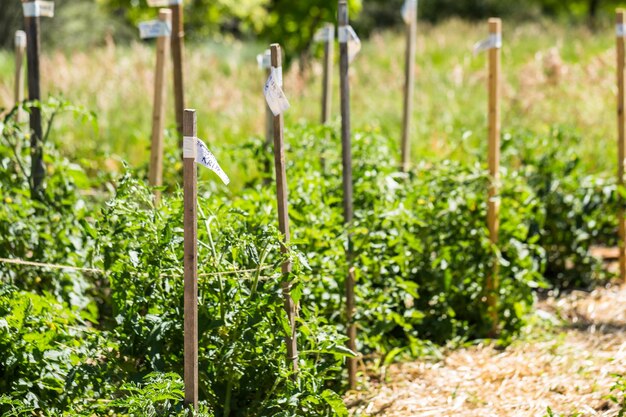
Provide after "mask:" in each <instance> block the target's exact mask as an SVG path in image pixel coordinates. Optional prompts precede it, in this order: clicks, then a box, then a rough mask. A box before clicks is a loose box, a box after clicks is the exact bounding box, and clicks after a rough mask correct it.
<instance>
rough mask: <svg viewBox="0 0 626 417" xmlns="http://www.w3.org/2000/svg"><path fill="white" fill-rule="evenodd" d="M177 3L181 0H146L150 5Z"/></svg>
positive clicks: (173, 4)
mask: <svg viewBox="0 0 626 417" xmlns="http://www.w3.org/2000/svg"><path fill="white" fill-rule="evenodd" d="M177 4H183V0H148V6H150V7H167V6H176V5H177Z"/></svg>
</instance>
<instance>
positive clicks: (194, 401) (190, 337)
mask: <svg viewBox="0 0 626 417" xmlns="http://www.w3.org/2000/svg"><path fill="white" fill-rule="evenodd" d="M183 135H184V136H185V137H192V138H195V137H196V136H197V128H196V111H195V110H185V112H184V113H183ZM197 183H198V173H197V170H196V161H195V157H194V156H191V157H185V158H183V191H184V212H185V215H184V217H185V218H184V225H183V226H184V231H185V237H184V241H185V242H184V250H185V257H184V261H183V262H184V265H183V266H184V273H185V278H184V286H185V288H184V298H185V300H184V320H185V324H184V331H185V334H184V339H185V341H184V349H185V365H184V372H185V405H187V406H191V407H193V408H194V409H195V410H197V409H198V255H197V254H198V214H197V202H198V190H197Z"/></svg>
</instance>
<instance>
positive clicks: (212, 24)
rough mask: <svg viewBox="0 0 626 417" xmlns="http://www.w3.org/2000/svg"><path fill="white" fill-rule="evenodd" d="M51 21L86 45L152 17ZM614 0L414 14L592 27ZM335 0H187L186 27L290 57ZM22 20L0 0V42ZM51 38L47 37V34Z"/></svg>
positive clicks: (439, 1)
mask: <svg viewBox="0 0 626 417" xmlns="http://www.w3.org/2000/svg"><path fill="white" fill-rule="evenodd" d="M403 1H404V0H350V7H351V13H352V18H353V21H354V24H353V26H355V27H356V29H357V30H358V32H359V33H360V34H362V35H363V36H367V35H370V34H371V33H372V32H374V31H376V30H377V29H384V28H390V27H394V26H397V25H399V24H401V18H400V14H399V13H398V10H399V9H400V7H401V6H402V3H403ZM55 3H56V9H57V12H56V16H55V18H54V19H43V25H45V26H44V30H51V31H53V32H54V34H55V36H54V37H46V39H45V41H46V42H50V43H53V44H52V45H51V46H56V47H63V48H66V49H67V48H69V49H74V48H88V47H92V46H96V45H98V44H104V43H105V42H107V40H113V41H115V42H116V43H124V42H129V41H130V40H132V39H136V30H135V28H134V27H135V25H136V24H137V22H138V21H140V20H143V19H148V18H151V17H154V16H155V15H156V12H155V10H152V9H150V8H149V7H148V6H147V4H146V0H96V1H95V2H94V0H56V1H55ZM619 3H620V2H619V1H616V0H422V1H420V18H421V19H422V20H424V21H428V22H437V21H441V20H445V19H449V18H454V17H458V18H462V19H467V20H477V19H483V18H486V17H489V16H500V17H503V18H510V19H519V20H529V19H539V18H542V17H544V16H545V17H550V18H556V19H559V20H563V21H568V22H572V23H585V24H589V25H590V26H591V27H593V26H594V24H595V22H596V21H597V20H598V19H599V18H600V17H602V16H603V15H607V14H609V13H612V12H613V10H614V8H615V7H616V5H618V4H619ZM336 8H337V1H336V0H309V1H292V0H236V1H234V0H186V1H185V12H186V18H185V21H186V30H187V33H188V36H189V38H191V39H192V40H203V39H208V38H212V39H220V38H225V37H226V38H228V37H232V38H238V39H244V40H258V41H263V42H268V41H275V40H280V41H281V42H282V43H283V45H284V46H285V47H286V49H287V50H289V51H290V52H291V53H292V54H291V55H292V56H293V55H296V54H299V53H302V52H304V51H307V50H308V46H309V45H310V42H311V37H312V34H313V32H314V31H315V30H316V29H317V28H318V27H319V26H320V25H321V24H322V23H324V22H326V21H333V20H334V19H335V15H336ZM21 26H22V13H21V2H20V1H19V0H2V7H1V8H0V46H1V47H4V48H8V47H11V45H12V42H13V34H14V33H15V30H17V29H19V28H20V27H21ZM48 38H50V40H48Z"/></svg>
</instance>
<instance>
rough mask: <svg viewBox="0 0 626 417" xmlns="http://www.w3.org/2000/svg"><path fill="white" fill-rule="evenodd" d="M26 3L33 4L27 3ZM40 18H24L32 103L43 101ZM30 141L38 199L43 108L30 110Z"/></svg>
mask: <svg viewBox="0 0 626 417" xmlns="http://www.w3.org/2000/svg"><path fill="white" fill-rule="evenodd" d="M25 3H32V1H30V2H25ZM39 22H40V17H39V16H24V28H25V29H26V57H27V60H28V99H29V100H30V101H31V102H34V101H37V102H38V101H40V100H41V85H40V78H39V49H40V46H41V42H40V38H39V37H40V34H39ZM30 130H31V133H32V136H31V139H30V147H31V160H32V163H31V164H32V165H31V184H30V186H31V196H32V197H33V198H36V197H38V196H39V194H40V192H41V188H42V186H43V180H44V176H45V172H46V171H45V167H44V164H43V144H42V139H43V130H42V127H41V108H40V107H39V106H35V107H31V109H30Z"/></svg>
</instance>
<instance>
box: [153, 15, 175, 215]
mask: <svg viewBox="0 0 626 417" xmlns="http://www.w3.org/2000/svg"><path fill="white" fill-rule="evenodd" d="M159 20H160V21H162V22H166V23H167V24H168V25H170V24H171V21H172V12H171V11H170V10H169V9H161V10H159ZM169 43H170V39H169V36H160V37H159V38H157V58H156V71H155V76H154V107H153V109H152V146H151V148H150V173H149V181H150V185H152V186H153V187H160V186H161V185H163V129H164V127H165V63H166V59H167V53H168V48H169ZM160 199H161V191H159V190H155V191H154V202H155V205H158V204H159V201H160Z"/></svg>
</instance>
